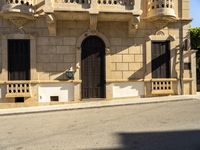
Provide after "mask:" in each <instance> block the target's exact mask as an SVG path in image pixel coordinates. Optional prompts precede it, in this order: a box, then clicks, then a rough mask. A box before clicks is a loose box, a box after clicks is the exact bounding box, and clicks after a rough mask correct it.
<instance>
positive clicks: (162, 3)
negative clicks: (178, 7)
mask: <svg viewBox="0 0 200 150" xmlns="http://www.w3.org/2000/svg"><path fill="white" fill-rule="evenodd" d="M147 17H148V19H150V20H152V21H155V20H168V21H173V20H176V14H175V10H174V0H149V1H148V13H147Z"/></svg>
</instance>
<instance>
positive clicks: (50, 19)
mask: <svg viewBox="0 0 200 150" xmlns="http://www.w3.org/2000/svg"><path fill="white" fill-rule="evenodd" d="M46 21H47V24H48V30H49V35H50V36H56V18H55V16H54V15H53V14H47V15H46Z"/></svg>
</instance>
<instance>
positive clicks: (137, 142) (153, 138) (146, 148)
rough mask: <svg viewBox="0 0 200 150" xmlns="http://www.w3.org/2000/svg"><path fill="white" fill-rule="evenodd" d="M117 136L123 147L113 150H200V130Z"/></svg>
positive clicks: (122, 134) (113, 149)
mask: <svg viewBox="0 0 200 150" xmlns="http://www.w3.org/2000/svg"><path fill="white" fill-rule="evenodd" d="M116 136H119V139H120V143H121V147H119V148H112V150H200V131H199V130H191V131H169V132H168V131H166V132H141V133H118V134H117V135H116ZM101 150H111V149H109V148H108V149H101Z"/></svg>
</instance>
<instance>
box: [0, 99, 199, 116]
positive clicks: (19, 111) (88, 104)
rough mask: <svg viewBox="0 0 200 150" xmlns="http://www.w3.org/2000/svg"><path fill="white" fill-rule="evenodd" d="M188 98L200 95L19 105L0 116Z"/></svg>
mask: <svg viewBox="0 0 200 150" xmlns="http://www.w3.org/2000/svg"><path fill="white" fill-rule="evenodd" d="M158 99H159V100H158ZM188 100H200V96H198V95H195V96H194V95H192V96H170V97H168V96H167V97H153V98H136V99H120V100H105V101H90V102H82V103H73V104H61V105H48V106H32V107H18V108H10V109H0V116H10V115H23V114H33V113H45V112H56V111H70V110H79V109H96V108H103V107H117V106H127V105H142V104H151V103H168V102H177V101H188Z"/></svg>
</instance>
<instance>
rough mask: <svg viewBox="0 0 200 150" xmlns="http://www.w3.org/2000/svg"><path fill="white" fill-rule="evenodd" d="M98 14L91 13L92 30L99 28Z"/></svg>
mask: <svg viewBox="0 0 200 150" xmlns="http://www.w3.org/2000/svg"><path fill="white" fill-rule="evenodd" d="M97 22H98V20H97V14H90V30H91V31H96V30H97Z"/></svg>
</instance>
